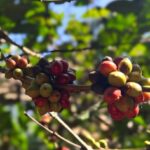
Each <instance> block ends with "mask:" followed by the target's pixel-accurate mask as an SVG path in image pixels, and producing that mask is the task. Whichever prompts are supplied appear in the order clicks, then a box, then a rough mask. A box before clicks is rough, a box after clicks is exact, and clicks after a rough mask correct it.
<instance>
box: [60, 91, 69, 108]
mask: <svg viewBox="0 0 150 150" xmlns="http://www.w3.org/2000/svg"><path fill="white" fill-rule="evenodd" d="M69 97H70V94H69V93H68V92H67V91H62V92H61V98H60V103H61V105H62V107H63V108H68V107H69V106H70V101H69Z"/></svg>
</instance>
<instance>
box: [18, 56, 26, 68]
mask: <svg viewBox="0 0 150 150" xmlns="http://www.w3.org/2000/svg"><path fill="white" fill-rule="evenodd" d="M27 65H28V60H27V58H26V57H21V58H20V59H19V60H18V63H17V66H18V67H19V68H26V67H27Z"/></svg>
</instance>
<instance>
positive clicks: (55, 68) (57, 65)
mask: <svg viewBox="0 0 150 150" xmlns="http://www.w3.org/2000/svg"><path fill="white" fill-rule="evenodd" d="M62 72H63V65H62V63H61V62H60V61H58V60H55V61H53V62H52V64H51V66H50V73H51V74H52V75H55V76H58V75H60V74H61V73H62Z"/></svg>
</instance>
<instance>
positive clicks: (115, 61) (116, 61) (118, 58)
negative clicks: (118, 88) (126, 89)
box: [113, 57, 123, 66]
mask: <svg viewBox="0 0 150 150" xmlns="http://www.w3.org/2000/svg"><path fill="white" fill-rule="evenodd" d="M122 59H123V57H116V58H114V60H113V61H114V63H115V64H116V65H117V66H118V65H119V63H120V62H121V61H122Z"/></svg>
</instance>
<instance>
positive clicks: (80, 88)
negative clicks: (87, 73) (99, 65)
mask: <svg viewBox="0 0 150 150" xmlns="http://www.w3.org/2000/svg"><path fill="white" fill-rule="evenodd" d="M57 87H58V88H60V89H64V90H67V91H69V92H71V93H78V92H88V91H90V90H91V85H72V84H67V85H64V86H63V85H59V86H57Z"/></svg>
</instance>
